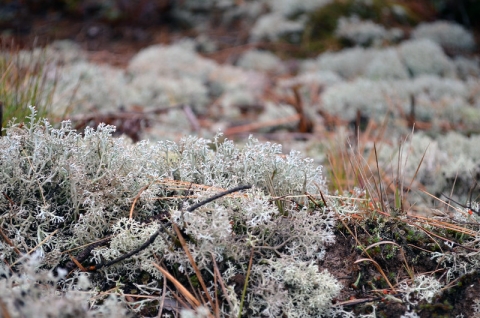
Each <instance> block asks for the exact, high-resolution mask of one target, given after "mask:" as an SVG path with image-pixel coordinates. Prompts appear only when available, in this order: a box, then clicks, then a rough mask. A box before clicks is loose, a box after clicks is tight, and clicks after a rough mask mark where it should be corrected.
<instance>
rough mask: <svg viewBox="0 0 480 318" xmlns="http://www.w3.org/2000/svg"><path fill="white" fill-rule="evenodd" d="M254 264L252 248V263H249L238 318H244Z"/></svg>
mask: <svg viewBox="0 0 480 318" xmlns="http://www.w3.org/2000/svg"><path fill="white" fill-rule="evenodd" d="M252 263H253V248H252V251H251V252H250V261H249V262H248V269H247V276H246V277H245V284H244V285H243V291H242V299H241V300H240V310H239V311H238V318H240V317H242V311H243V304H244V301H245V296H246V295H247V287H248V279H249V278H250V273H251V270H252Z"/></svg>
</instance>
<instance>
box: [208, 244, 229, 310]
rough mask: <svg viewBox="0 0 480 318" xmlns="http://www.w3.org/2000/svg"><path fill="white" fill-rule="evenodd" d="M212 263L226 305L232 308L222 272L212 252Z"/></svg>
mask: <svg viewBox="0 0 480 318" xmlns="http://www.w3.org/2000/svg"><path fill="white" fill-rule="evenodd" d="M212 263H213V271H214V273H215V275H216V276H217V277H218V283H219V284H220V287H221V288H222V291H223V295H224V297H225V299H226V300H227V302H228V306H230V308H233V304H232V302H231V301H230V298H229V297H228V293H227V288H225V283H224V282H223V278H222V274H220V270H219V269H218V266H217V262H216V261H215V255H213V253H212Z"/></svg>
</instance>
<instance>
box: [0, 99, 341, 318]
mask: <svg viewBox="0 0 480 318" xmlns="http://www.w3.org/2000/svg"><path fill="white" fill-rule="evenodd" d="M114 129H115V128H114V127H112V126H104V125H100V126H99V127H98V128H97V129H96V130H95V129H91V128H87V129H86V130H85V131H84V133H83V134H80V133H78V132H76V131H74V130H72V128H71V127H70V124H69V122H64V123H62V126H61V128H60V129H55V128H53V127H52V126H51V125H50V124H49V123H48V122H46V121H43V122H41V121H40V120H38V119H36V118H35V112H34V110H33V108H32V115H31V117H30V118H29V119H28V123H26V124H25V125H23V124H22V125H18V124H17V125H13V126H11V127H10V128H9V129H7V131H6V136H4V137H1V138H0V171H1V174H0V192H1V193H2V195H1V197H0V220H1V234H2V239H1V240H0V255H1V258H2V262H1V265H0V269H1V272H2V276H1V279H0V284H1V285H0V286H1V288H0V299H2V302H3V305H4V306H5V308H7V309H8V312H9V313H10V315H12V316H13V317H21V316H29V313H31V312H32V308H33V307H32V306H35V309H34V310H35V312H36V313H37V314H38V315H36V316H37V317H46V316H49V313H50V312H51V310H52V308H57V310H59V311H60V310H62V311H63V310H64V307H68V306H70V307H71V308H69V309H68V310H66V309H65V312H70V313H72V314H73V313H76V312H83V313H84V314H85V315H87V313H88V314H89V315H95V313H99V312H106V313H109V312H110V313H111V312H116V313H117V314H118V312H119V310H120V311H121V307H118V306H120V305H122V306H124V307H127V308H128V309H129V311H133V312H137V313H141V314H152V313H158V310H159V307H160V303H161V302H162V301H161V300H162V299H163V304H164V310H167V309H168V308H170V309H171V308H172V307H174V306H173V305H172V303H175V298H173V294H176V293H177V292H176V291H172V289H173V285H169V287H168V288H167V289H163V286H164V284H165V281H164V278H163V276H162V273H161V272H160V271H159V270H158V268H157V266H162V267H163V268H164V269H165V270H166V271H169V272H171V273H173V274H174V275H175V277H176V279H177V280H179V281H181V280H182V279H187V277H188V278H190V280H191V281H198V280H201V277H198V273H201V276H203V279H204V280H205V281H207V286H206V290H208V293H209V294H211V296H212V298H213V299H215V297H217V298H219V300H218V301H219V306H220V308H221V312H222V314H224V315H227V314H235V316H236V315H237V314H238V312H239V310H240V308H242V310H243V315H244V316H252V315H253V316H259V315H262V316H269V317H278V316H279V315H282V314H287V315H288V316H289V317H308V316H311V317H318V316H320V315H322V314H325V313H326V312H327V311H328V310H329V307H330V304H331V300H332V298H333V297H335V296H336V295H337V294H338V293H339V291H340V289H341V285H340V284H339V283H338V282H337V281H336V279H335V278H333V276H331V274H329V273H328V272H327V271H320V270H319V269H318V267H317V266H316V265H315V260H318V259H321V258H322V257H323V255H324V247H325V245H326V244H328V243H331V242H333V241H334V235H333V229H332V227H333V226H334V218H333V212H332V211H330V210H329V209H327V208H326V207H320V206H319V205H316V204H310V203H309V201H308V200H306V198H305V196H304V194H305V193H312V194H315V193H317V194H318V193H319V192H320V191H321V192H323V193H326V192H327V191H326V189H325V179H324V177H323V176H322V171H321V167H315V166H314V165H313V163H312V161H311V160H309V159H303V158H301V157H300V155H299V153H297V152H291V153H290V154H288V155H286V156H284V155H282V154H281V147H280V146H279V145H276V144H270V143H265V144H261V143H259V142H257V141H256V140H254V139H249V141H248V142H247V144H246V145H245V147H243V148H242V149H240V148H237V147H236V146H235V145H234V143H233V142H231V141H228V140H223V141H222V140H221V136H220V135H218V136H217V137H216V138H215V140H214V141H213V142H211V141H208V140H204V139H199V138H195V137H188V138H185V139H183V140H182V141H181V142H180V143H178V144H176V143H173V142H166V141H165V142H158V143H155V144H153V143H149V142H146V141H144V142H139V143H137V144H130V143H128V142H126V141H125V140H123V139H115V138H112V137H111V133H112V132H113V131H114ZM240 185H250V186H252V187H251V188H250V189H248V190H246V191H243V192H238V193H232V194H229V195H226V196H223V197H221V198H218V199H216V200H213V201H212V202H210V203H208V204H205V205H202V206H200V207H198V208H195V206H194V205H195V204H197V203H198V202H201V201H204V200H205V199H208V198H210V197H212V196H213V195H215V194H217V193H219V192H221V191H224V190H225V189H231V188H235V187H238V186H240ZM296 197H300V199H298V198H296ZM180 236H181V237H182V238H183V239H184V240H185V244H180V243H179V239H180ZM92 244H93V245H92ZM186 250H188V252H186ZM132 252H133V253H132ZM26 253H29V254H34V255H35V256H34V257H33V258H29V257H27V255H26ZM129 253H130V254H129ZM188 255H191V256H192V258H191V259H189V257H188ZM122 257H123V258H122ZM119 259H120V260H119ZM250 259H251V261H252V265H251V266H248V263H249V261H250ZM192 264H195V265H194V266H193V265H192ZM195 267H197V268H198V270H199V271H200V272H197V271H196V269H195ZM215 267H218V271H219V275H220V276H215V277H213V276H214V275H213V273H214V268H215ZM65 269H66V270H65ZM80 271H86V273H80ZM194 276H195V278H194ZM245 276H249V280H246V279H245ZM239 277H240V278H241V277H244V278H243V280H242V279H239ZM222 280H223V282H225V284H224V285H226V286H224V289H220V287H219V285H218V284H219V283H218V282H219V281H222ZM215 282H216V283H215ZM184 283H185V285H186V286H189V285H188V281H185V282H184ZM192 284H194V286H195V282H193V283H192ZM244 285H246V286H247V290H246V293H247V295H248V297H247V300H248V301H247V302H246V303H245V304H243V305H242V306H240V303H241V301H240V300H241V297H242V296H241V291H242V289H243V286H244ZM18 286H20V288H18ZM20 290H21V291H20ZM133 290H136V292H134V291H133ZM220 290H222V291H221V292H220ZM56 291H57V292H56ZM58 291H61V293H58ZM134 293H136V294H138V295H143V298H141V297H140V298H134V299H135V300H133V298H132V296H131V294H134ZM109 295H111V296H110V298H108V299H106V297H107V296H109ZM129 295H130V296H129ZM201 297H204V298H205V299H207V298H208V297H206V295H205V293H204V295H203V296H201ZM115 299H116V300H115ZM44 301H48V302H49V304H51V306H50V305H49V306H39V304H40V303H42V302H44ZM75 301H78V303H75ZM71 303H72V304H73V303H75V305H71ZM88 303H90V305H88ZM165 304H170V305H168V306H167V305H165ZM180 307H182V308H183V309H188V308H187V307H186V305H182V306H180ZM88 308H90V309H91V310H90V311H89V310H88ZM182 308H180V309H182Z"/></svg>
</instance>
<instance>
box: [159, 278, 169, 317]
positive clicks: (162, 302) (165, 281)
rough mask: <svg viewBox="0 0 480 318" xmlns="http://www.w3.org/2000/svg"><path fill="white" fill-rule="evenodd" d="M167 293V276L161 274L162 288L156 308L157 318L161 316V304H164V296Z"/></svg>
mask: <svg viewBox="0 0 480 318" xmlns="http://www.w3.org/2000/svg"><path fill="white" fill-rule="evenodd" d="M166 294H167V276H165V275H163V290H162V298H161V299H160V306H159V308H158V316H157V317H158V318H160V317H162V312H163V305H164V304H165V296H166Z"/></svg>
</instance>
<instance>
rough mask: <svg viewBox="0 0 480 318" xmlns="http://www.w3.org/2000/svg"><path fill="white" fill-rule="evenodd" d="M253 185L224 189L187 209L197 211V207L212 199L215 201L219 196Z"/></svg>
mask: <svg viewBox="0 0 480 318" xmlns="http://www.w3.org/2000/svg"><path fill="white" fill-rule="evenodd" d="M251 187H252V186H251V185H243V186H238V187H236V188H233V189H230V190H227V191H224V192H220V193H219V194H216V195H214V196H213V197H210V198H208V199H206V200H204V201H202V202H198V203H196V204H194V205H192V206H191V207H189V208H188V209H187V211H188V212H192V211H195V210H196V209H198V208H199V207H201V206H202V205H205V204H208V203H210V202H212V201H215V200H216V199H218V198H221V197H223V196H226V195H229V194H230V193H234V192H237V191H241V190H246V189H250V188H251Z"/></svg>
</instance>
